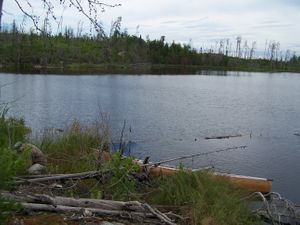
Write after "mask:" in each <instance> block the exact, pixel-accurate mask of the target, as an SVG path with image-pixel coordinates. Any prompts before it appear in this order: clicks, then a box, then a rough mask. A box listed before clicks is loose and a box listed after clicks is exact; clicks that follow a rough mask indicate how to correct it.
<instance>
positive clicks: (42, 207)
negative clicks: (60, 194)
mask: <svg viewBox="0 0 300 225" xmlns="http://www.w3.org/2000/svg"><path fill="white" fill-rule="evenodd" d="M21 205H22V206H23V208H24V209H25V210H29V211H48V212H58V213H67V212H73V213H83V212H84V210H85V211H89V212H91V213H93V214H94V215H96V216H119V217H123V218H136V217H140V218H154V217H155V215H153V214H152V213H143V212H134V211H132V212H129V211H125V210H124V211H122V210H107V209H97V208H82V207H72V206H64V205H49V204H37V203H24V202H22V203H21Z"/></svg>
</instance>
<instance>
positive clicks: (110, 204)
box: [1, 192, 146, 212]
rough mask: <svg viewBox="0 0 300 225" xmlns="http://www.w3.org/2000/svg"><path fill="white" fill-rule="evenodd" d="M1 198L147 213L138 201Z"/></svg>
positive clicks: (39, 196) (27, 196) (10, 196)
mask: <svg viewBox="0 0 300 225" xmlns="http://www.w3.org/2000/svg"><path fill="white" fill-rule="evenodd" d="M1 196H2V197H3V198H6V199H10V200H14V201H19V202H27V203H42V204H51V205H54V206H55V205H64V206H72V207H82V208H99V209H106V210H127V211H138V212H145V211H146V210H145V208H144V207H143V205H142V203H140V202H138V201H128V202H123V201H111V200H103V199H88V198H78V199H76V198H67V197H59V196H56V197H51V196H49V195H42V194H35V195H24V194H13V193H9V192H2V193H1Z"/></svg>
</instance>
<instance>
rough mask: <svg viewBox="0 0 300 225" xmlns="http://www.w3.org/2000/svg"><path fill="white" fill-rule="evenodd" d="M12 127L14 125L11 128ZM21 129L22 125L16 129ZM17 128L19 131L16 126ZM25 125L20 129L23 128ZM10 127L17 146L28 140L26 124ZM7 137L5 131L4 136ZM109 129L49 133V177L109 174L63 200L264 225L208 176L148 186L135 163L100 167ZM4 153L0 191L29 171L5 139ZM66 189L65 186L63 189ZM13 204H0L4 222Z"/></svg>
mask: <svg viewBox="0 0 300 225" xmlns="http://www.w3.org/2000/svg"><path fill="white" fill-rule="evenodd" d="M12 121H14V122H12ZM16 121H19V120H16V119H5V120H3V121H2V122H3V123H4V124H2V126H4V125H5V126H7V125H8V124H10V125H11V124H15V122H16ZM17 124H19V123H17ZM17 124H15V125H17ZM21 124H22V125H21ZM19 125H20V126H10V127H14V128H15V129H16V128H17V130H13V132H11V133H14V134H15V135H13V136H12V137H14V141H17V140H19V139H20V140H25V135H24V134H25V133H23V131H24V130H26V129H24V122H22V121H20V124H19ZM0 132H2V133H1V134H2V136H3V134H4V136H7V133H5V129H2V130H0ZM109 137H110V135H109V127H108V126H107V123H106V122H105V121H100V122H96V123H93V124H90V125H84V124H82V123H79V122H78V121H74V122H73V123H72V124H71V125H69V126H68V127H66V128H65V129H64V131H63V132H60V133H57V132H52V133H50V132H48V133H46V134H45V135H44V136H43V138H42V139H41V140H40V141H38V142H37V143H36V144H37V145H38V146H39V147H40V148H41V149H42V151H43V152H44V153H45V154H46V155H47V157H48V171H49V172H51V173H74V172H82V171H88V170H96V169H103V170H109V171H111V173H110V175H108V176H106V177H105V179H104V180H103V182H99V181H97V180H85V181H80V182H77V183H76V182H75V185H74V184H73V183H72V184H71V186H72V188H68V189H67V190H66V191H65V193H63V194H64V195H65V196H74V197H90V198H104V199H113V200H124V201H130V200H138V201H142V202H147V203H149V204H153V205H157V206H160V207H163V208H164V207H165V208H170V207H172V208H173V209H174V207H175V211H176V213H179V214H181V215H183V216H184V217H186V218H188V219H186V220H185V221H184V222H182V224H192V225H197V224H203V225H248V224H249V225H250V224H260V221H259V220H258V219H257V218H255V217H254V216H253V215H252V214H251V212H250V210H249V207H248V202H246V201H242V200H241V199H242V197H243V196H244V193H243V192H242V191H241V190H238V189H237V188H235V187H233V186H232V185H231V184H230V183H229V182H228V181H227V180H224V179H221V178H216V177H214V176H212V175H211V174H209V173H206V172H199V173H191V172H188V171H186V170H184V169H182V168H181V170H180V172H178V173H177V174H175V175H174V176H161V177H152V178H150V180H148V181H143V182H140V181H137V179H136V178H135V175H136V174H137V173H138V172H139V167H138V166H137V165H136V164H134V162H133V160H132V159H133V158H129V157H127V158H123V157H121V156H120V154H119V153H116V154H113V155H112V159H111V160H110V161H108V162H107V163H105V164H104V165H103V164H101V165H99V161H98V160H97V152H96V151H95V149H96V148H98V149H101V150H103V151H109V144H110V139H109ZM3 140H5V141H3V143H5V144H3V146H2V147H1V148H0V154H1V157H0V189H8V188H9V187H10V186H9V184H10V181H11V178H12V177H13V176H15V175H16V174H18V173H20V172H18V171H20V170H23V171H26V169H25V168H26V167H28V165H26V157H28V155H26V154H28V153H24V155H23V156H21V157H20V156H18V155H17V154H16V153H15V152H14V151H12V150H11V149H10V147H9V142H7V139H4V138H3ZM65 185H67V183H66V184H65ZM13 207H14V204H12V205H11V203H9V202H6V201H4V200H3V199H2V200H1V199H0V209H1V214H0V221H1V218H2V221H4V219H5V218H6V216H7V215H9V213H11V211H12V210H14V208H13Z"/></svg>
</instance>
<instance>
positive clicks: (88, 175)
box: [14, 171, 108, 184]
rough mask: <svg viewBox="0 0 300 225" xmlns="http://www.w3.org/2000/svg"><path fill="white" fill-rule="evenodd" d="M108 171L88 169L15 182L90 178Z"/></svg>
mask: <svg viewBox="0 0 300 225" xmlns="http://www.w3.org/2000/svg"><path fill="white" fill-rule="evenodd" d="M107 172H108V171H88V172H82V173H74V174H63V175H57V176H54V175H53V176H47V177H38V178H33V179H24V180H18V181H15V182H14V183H15V184H25V183H40V182H45V181H57V180H68V179H89V178H95V177H99V176H101V175H103V174H105V173H107Z"/></svg>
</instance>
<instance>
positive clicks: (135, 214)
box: [1, 192, 180, 225]
mask: <svg viewBox="0 0 300 225" xmlns="http://www.w3.org/2000/svg"><path fill="white" fill-rule="evenodd" d="M1 197H2V198H5V199H8V200H14V201H17V202H20V203H21V205H22V207H23V208H24V209H25V210H27V211H48V212H58V213H69V212H72V213H80V214H85V212H88V214H93V215H95V216H109V217H115V216H117V217H120V218H127V219H131V220H137V221H141V220H143V219H145V220H152V222H153V224H169V225H175V224H176V223H174V222H173V220H171V219H170V218H169V217H168V216H167V214H164V213H162V212H160V211H159V210H157V209H155V208H153V207H151V206H150V205H148V204H146V203H141V202H138V201H129V202H122V201H112V200H99V199H85V198H80V199H75V198H67V197H58V196H56V197H52V196H49V195H42V194H35V195H26V194H23V193H8V192H2V193H1ZM168 215H170V214H168ZM173 215H175V216H173V217H174V218H180V216H178V215H176V214H173Z"/></svg>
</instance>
